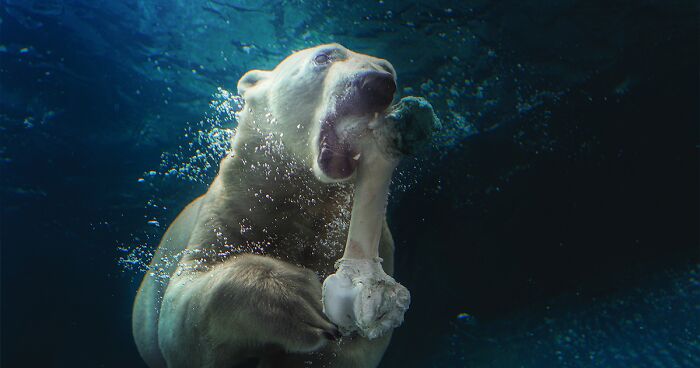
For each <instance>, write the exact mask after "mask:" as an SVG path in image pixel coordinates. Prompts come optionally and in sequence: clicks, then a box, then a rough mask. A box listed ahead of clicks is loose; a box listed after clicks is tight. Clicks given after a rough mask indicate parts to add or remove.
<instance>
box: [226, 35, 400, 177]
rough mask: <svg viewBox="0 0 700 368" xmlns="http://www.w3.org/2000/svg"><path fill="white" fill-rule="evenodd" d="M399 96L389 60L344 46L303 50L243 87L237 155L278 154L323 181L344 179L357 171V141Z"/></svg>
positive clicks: (250, 76) (249, 77)
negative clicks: (396, 95) (243, 102)
mask: <svg viewBox="0 0 700 368" xmlns="http://www.w3.org/2000/svg"><path fill="white" fill-rule="evenodd" d="M395 91H396V72H395V71H394V68H393V66H392V65H391V64H390V63H389V62H388V61H386V60H384V59H379V58H376V57H372V56H368V55H363V54H359V53H356V52H353V51H351V50H348V49H347V48H345V47H343V46H341V45H339V44H328V45H321V46H317V47H314V48H310V49H306V50H302V51H298V52H296V53H294V54H292V55H291V56H289V57H287V58H286V59H285V60H284V61H282V62H281V63H280V64H279V65H277V67H275V68H274V69H273V70H270V71H263V70H251V71H249V72H248V73H246V74H245V75H244V76H243V77H242V78H241V80H240V81H239V82H238V93H239V94H240V95H241V96H242V97H243V99H244V100H245V105H244V108H243V110H242V111H241V114H240V118H239V126H238V128H237V130H238V131H237V133H236V137H235V139H234V143H233V144H234V152H235V153H236V154H237V155H243V156H246V155H248V156H250V155H254V154H258V155H259V152H260V151H261V150H263V151H265V150H267V151H268V152H270V151H275V152H274V153H275V154H276V155H278V156H279V155H285V156H286V157H284V161H288V160H293V161H295V162H297V163H299V164H300V165H301V167H303V168H305V169H308V170H309V171H312V172H313V173H314V174H315V176H316V178H318V179H319V180H321V181H323V182H339V181H344V180H347V179H349V178H351V177H352V175H353V173H354V172H355V169H356V167H357V160H358V157H359V154H360V152H359V151H358V145H357V142H358V139H359V138H360V137H361V136H362V135H363V134H365V132H366V131H367V130H368V129H370V127H371V126H372V124H373V122H377V121H380V120H381V117H383V114H384V113H385V112H386V110H387V109H388V108H389V106H390V105H391V103H392V101H393V99H394V93H395ZM270 142H274V144H273V145H274V147H270V146H271V144H270ZM244 159H245V157H244Z"/></svg>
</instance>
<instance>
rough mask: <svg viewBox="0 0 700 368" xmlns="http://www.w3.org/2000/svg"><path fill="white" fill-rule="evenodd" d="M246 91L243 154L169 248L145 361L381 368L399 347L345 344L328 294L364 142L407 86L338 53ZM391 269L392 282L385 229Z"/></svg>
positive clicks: (270, 76) (138, 316)
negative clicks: (399, 87)
mask: <svg viewBox="0 0 700 368" xmlns="http://www.w3.org/2000/svg"><path fill="white" fill-rule="evenodd" d="M238 88H239V93H240V94H241V95H242V96H243V98H244V99H245V106H244V109H243V111H242V112H241V114H240V119H239V126H238V128H237V132H236V135H235V138H234V142H233V153H232V154H231V155H230V156H228V157H226V158H224V159H223V160H222V162H221V167H220V170H219V173H218V176H217V177H216V179H215V180H214V181H213V183H212V184H211V186H210V188H209V190H208V191H207V193H206V194H205V195H203V196H202V197H200V198H198V199H196V200H195V201H194V202H192V203H191V204H190V205H188V206H187V207H186V208H185V209H184V210H183V211H182V212H181V213H180V215H179V216H178V217H177V219H176V220H175V221H174V222H173V224H171V225H170V227H169V228H168V230H167V232H166V233H165V235H164V236H163V239H162V241H161V243H160V246H159V248H158V250H157V253H156V254H155V256H154V259H153V261H152V264H151V268H152V270H157V269H158V268H162V270H159V271H158V272H157V273H158V274H162V275H167V276H169V279H166V280H165V281H166V282H163V280H161V279H159V278H157V277H152V276H149V275H147V276H146V277H144V280H143V282H142V284H141V287H140V289H139V293H138V295H137V298H136V302H135V304H134V315H133V331H134V336H135V340H136V343H137V346H138V348H139V351H140V353H141V355H142V356H143V358H144V360H146V362H147V363H148V365H149V366H151V367H152V368H155V367H166V366H167V367H234V366H236V365H237V364H239V363H241V362H244V361H246V360H249V359H252V358H257V359H259V361H260V363H259V367H295V366H309V365H308V362H309V361H311V362H314V363H313V364H312V365H311V366H312V367H375V366H377V365H378V364H379V361H380V360H381V357H382V355H383V353H384V350H385V349H386V347H387V346H388V344H389V340H390V338H391V334H390V333H388V334H386V335H384V336H382V337H380V338H377V339H374V340H371V341H370V340H368V339H365V338H362V337H359V336H346V337H343V338H342V339H340V340H338V341H336V340H337V339H338V338H339V337H340V335H339V332H338V330H337V328H336V326H334V325H333V324H332V323H330V322H329V321H328V319H327V318H326V316H325V315H324V313H323V311H322V306H321V283H320V281H321V280H322V279H323V278H325V277H326V276H327V275H329V274H331V273H332V272H333V271H334V263H335V261H336V260H337V259H338V258H340V257H341V255H342V254H343V248H344V245H345V240H346V237H347V226H348V223H349V220H350V209H351V206H352V186H351V184H349V183H348V180H350V179H352V175H353V170H354V167H355V166H354V165H355V163H354V161H353V160H357V157H358V155H359V153H357V152H355V150H356V148H355V147H354V146H353V143H352V137H353V134H355V133H354V132H355V131H356V130H357V129H360V128H358V127H362V126H364V125H362V124H365V125H366V124H367V121H369V120H370V119H371V118H372V116H374V118H376V116H377V114H378V113H380V112H381V111H383V110H385V109H386V108H387V107H388V106H389V103H390V102H391V100H392V98H393V93H394V90H395V72H394V70H393V68H392V67H391V65H390V64H389V63H388V62H386V61H385V60H382V59H377V58H373V57H370V56H366V55H361V54H357V53H354V52H352V51H350V50H347V49H345V48H344V47H342V46H340V45H337V44H332V45H323V46H319V47H316V48H313V49H307V50H303V51H300V52H297V53H295V54H293V55H292V56H290V57H288V58H287V59H285V60H284V61H283V62H282V63H281V64H280V65H279V66H277V67H276V68H275V69H274V70H272V71H251V72H249V73H247V74H246V75H245V76H244V77H243V78H242V79H241V81H240V82H239V85H238ZM377 101H378V102H377ZM379 255H380V257H381V258H382V259H383V264H382V266H383V268H384V271H385V272H386V273H387V274H389V275H391V274H393V240H392V237H391V234H390V232H389V229H388V227H387V226H386V222H384V226H383V230H382V235H381V240H380V251H379ZM154 272H155V271H154ZM304 362H307V363H306V365H304V364H305V363H304Z"/></svg>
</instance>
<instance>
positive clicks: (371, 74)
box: [356, 71, 396, 112]
mask: <svg viewBox="0 0 700 368" xmlns="http://www.w3.org/2000/svg"><path fill="white" fill-rule="evenodd" d="M356 83H357V87H358V89H359V91H358V92H359V95H360V99H361V100H362V102H363V103H364V105H365V108H367V109H368V110H370V111H371V112H378V111H383V110H385V109H386V108H387V107H389V104H391V101H392V100H393V99H394V92H396V82H395V81H394V76H393V75H391V74H389V73H387V72H380V71H367V72H362V73H361V74H360V75H358V78H357V79H356Z"/></svg>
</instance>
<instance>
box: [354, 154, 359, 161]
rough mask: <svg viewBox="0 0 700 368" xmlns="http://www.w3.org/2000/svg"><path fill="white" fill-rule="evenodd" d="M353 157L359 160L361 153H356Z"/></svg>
mask: <svg viewBox="0 0 700 368" xmlns="http://www.w3.org/2000/svg"><path fill="white" fill-rule="evenodd" d="M352 159H353V160H355V161H357V160H359V159H360V154H359V153H358V154H356V155H355V156H354V157H353V158H352Z"/></svg>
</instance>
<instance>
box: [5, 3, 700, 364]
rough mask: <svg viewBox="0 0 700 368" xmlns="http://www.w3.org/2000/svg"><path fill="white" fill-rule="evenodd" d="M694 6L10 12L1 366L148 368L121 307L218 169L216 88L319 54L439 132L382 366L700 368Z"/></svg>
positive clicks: (421, 182)
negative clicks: (332, 57)
mask: <svg viewBox="0 0 700 368" xmlns="http://www.w3.org/2000/svg"><path fill="white" fill-rule="evenodd" d="M698 10H699V9H698V3H697V2H696V1H650V0H649V1H639V0H637V1H556V2H555V1H527V2H521V1H499V2H492V1H481V0H476V1H465V2H448V1H425V2H419V1H411V2H406V1H388V0H387V1H379V2H377V1H353V2H347V3H345V2H343V3H341V2H337V3H336V2H332V1H331V2H312V1H300V0H290V1H260V2H258V1H229V0H216V1H203V0H202V1H200V0H193V1H175V0H172V1H170V0H168V1H165V0H164V1H145V0H142V1H136V0H125V1H78V0H75V1H67V0H66V1H61V0H51V1H31V0H21V1H20V0H1V1H0V20H1V23H0V193H1V194H0V208H1V211H2V217H1V218H0V241H1V254H0V256H1V259H2V269H1V272H2V274H1V276H2V279H1V284H0V286H1V292H2V295H1V309H0V313H1V317H2V318H1V320H0V322H1V325H0V328H1V331H0V332H1V336H0V338H1V342H2V346H1V349H0V355H1V357H0V359H1V360H0V363H1V364H2V366H3V367H123V366H128V367H138V366H143V363H141V360H140V358H139V356H138V353H137V352H136V348H135V345H134V343H133V342H132V338H131V331H130V329H131V328H130V318H131V315H130V314H131V305H132V302H133V297H134V295H135V291H136V288H137V285H138V282H139V281H140V279H141V277H142V275H143V265H144V264H145V263H147V261H148V257H149V253H150V251H152V249H153V247H154V246H155V245H156V243H157V241H158V239H159V237H160V235H161V234H162V232H163V231H164V229H165V227H166V226H167V224H168V223H169V222H170V221H172V219H173V218H174V217H175V215H176V214H177V213H178V211H179V209H181V208H182V207H183V206H184V205H185V204H186V203H188V202H189V201H191V200H192V199H193V198H194V197H196V196H197V195H199V194H201V193H202V192H203V191H204V190H205V189H206V187H207V185H208V182H209V181H210V180H211V178H212V177H213V175H214V174H215V171H216V167H215V163H216V162H217V160H218V157H219V156H220V155H221V154H222V152H223V150H224V149H225V140H224V139H222V137H224V136H225V135H226V134H227V130H226V129H230V128H233V125H234V123H235V121H233V119H232V118H231V116H230V113H231V111H233V110H235V101H233V102H232V100H231V97H230V96H225V92H222V90H219V88H222V89H223V91H227V90H228V91H235V84H236V82H237V80H238V78H240V76H241V75H242V74H243V73H244V72H245V71H247V70H250V69H253V68H271V67H273V66H274V65H276V64H277V63H278V62H279V61H280V60H281V59H282V58H284V57H285V56H286V55H288V54H289V53H291V52H293V51H294V50H299V49H302V48H306V47H310V46H314V45H317V44H319V43H325V42H331V41H335V42H340V43H342V44H344V45H345V46H347V47H349V48H351V49H354V50H356V51H360V52H364V53H368V54H372V55H376V56H380V57H384V58H386V59H388V60H389V61H391V62H392V63H393V65H394V66H395V67H396V70H397V72H398V76H399V92H400V93H401V94H404V95H409V94H413V95H422V96H425V97H426V98H428V99H429V100H430V101H431V102H432V103H433V105H434V107H435V109H436V112H437V113H438V115H439V116H440V118H441V120H442V122H443V125H444V129H443V130H442V131H441V132H440V133H439V134H438V135H437V136H436V137H435V139H434V141H433V147H432V148H431V149H430V150H428V151H427V152H425V153H423V154H422V155H421V156H420V157H416V158H413V159H412V160H409V161H406V162H404V163H403V165H402V167H401V168H400V173H399V176H398V177H397V180H396V185H395V191H394V196H393V197H392V200H391V204H390V208H389V213H388V215H389V223H390V227H391V228H392V231H393V233H394V237H395V239H396V242H397V253H396V257H397V259H396V264H397V279H398V280H399V281H400V282H401V283H402V284H404V285H405V286H406V287H407V288H408V289H409V290H411V293H412V295H413V302H412V305H411V308H410V310H409V312H408V314H407V315H406V322H405V323H404V325H403V326H402V327H400V328H399V329H397V330H396V332H395V335H394V339H393V342H392V344H391V346H390V348H389V350H388V351H387V354H386V356H385V359H384V361H383V363H382V367H697V366H700V343H699V342H698V341H699V339H698V336H700V288H699V287H700V274H699V273H700V269H698V262H699V261H700V229H699V224H700V215H699V210H698V207H699V204H700V197H699V188H700V183H699V180H698V179H699V177H698V176H699V175H698V173H699V171H698V167H700V165H699V162H698V161H699V160H698V150H699V149H700V138H699V137H700V132H699V130H698V127H699V124H698V123H699V122H700V113H699V112H700V109H699V105H698V101H700V93H699V88H698V70H699V65H700V63H699V50H698V49H699V47H698V45H699V39H698V34H699V28H698V19H699V18H698V15H699V13H698ZM212 101H213V103H212ZM222 102H224V103H225V102H232V103H233V106H230V107H227V106H224V107H221V106H220V104H221V103H222ZM217 106H218V107H219V108H218V109H217ZM190 143H192V146H190V145H189V144H190ZM197 149H200V154H198V153H197V152H196V150H197ZM202 152H204V153H203V154H201V153H202ZM210 165H214V166H211V167H210ZM156 222H157V223H156Z"/></svg>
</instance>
